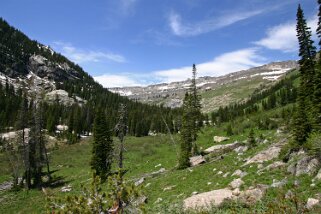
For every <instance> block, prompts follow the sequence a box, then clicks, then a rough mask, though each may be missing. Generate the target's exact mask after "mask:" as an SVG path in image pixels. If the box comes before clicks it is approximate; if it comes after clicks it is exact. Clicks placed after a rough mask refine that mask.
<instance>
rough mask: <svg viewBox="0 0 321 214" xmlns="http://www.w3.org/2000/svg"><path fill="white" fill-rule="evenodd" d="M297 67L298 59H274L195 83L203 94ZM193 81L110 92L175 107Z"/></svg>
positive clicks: (270, 78)
mask: <svg viewBox="0 0 321 214" xmlns="http://www.w3.org/2000/svg"><path fill="white" fill-rule="evenodd" d="M297 67H298V64H297V62H296V61H285V62H273V63H270V64H267V65H263V66H260V67H255V68H251V69H249V70H243V71H238V72H235V73H231V74H227V75H225V76H220V77H200V78H198V79H197V80H196V83H197V87H198V89H199V91H200V93H201V94H202V93H206V92H208V91H213V90H216V89H218V88H219V87H222V86H223V85H229V84H232V83H235V82H238V81H242V80H248V81H251V79H256V80H257V79H259V80H261V82H273V81H276V80H278V79H280V78H281V77H282V76H284V75H285V74H286V73H287V72H289V71H290V70H292V69H295V68H297ZM190 84H191V82H190V79H188V80H186V81H181V82H172V83H163V84H156V85H149V86H146V87H124V88H110V91H112V92H115V93H118V94H120V95H122V96H127V97H129V98H130V99H133V100H137V101H140V102H144V103H157V104H164V105H165V106H168V107H172V108H175V107H179V106H181V105H182V98H183V96H184V94H185V92H186V91H187V90H188V89H189V87H190ZM227 95H228V94H226V96H227Z"/></svg>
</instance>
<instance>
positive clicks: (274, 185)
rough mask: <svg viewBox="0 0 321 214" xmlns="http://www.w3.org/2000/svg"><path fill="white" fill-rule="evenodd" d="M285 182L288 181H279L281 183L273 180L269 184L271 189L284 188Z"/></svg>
mask: <svg viewBox="0 0 321 214" xmlns="http://www.w3.org/2000/svg"><path fill="white" fill-rule="evenodd" d="M287 182H288V179H286V178H284V179H283V180H281V181H278V180H275V179H273V183H272V184H271V187H273V188H278V187H282V186H284V185H285V184H287Z"/></svg>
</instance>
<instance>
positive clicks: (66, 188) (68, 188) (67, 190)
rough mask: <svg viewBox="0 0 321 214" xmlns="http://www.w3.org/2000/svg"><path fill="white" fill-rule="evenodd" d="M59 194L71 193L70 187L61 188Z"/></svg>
mask: <svg viewBox="0 0 321 214" xmlns="http://www.w3.org/2000/svg"><path fill="white" fill-rule="evenodd" d="M60 191H61V192H70V191H71V185H68V186H64V187H61V190H60Z"/></svg>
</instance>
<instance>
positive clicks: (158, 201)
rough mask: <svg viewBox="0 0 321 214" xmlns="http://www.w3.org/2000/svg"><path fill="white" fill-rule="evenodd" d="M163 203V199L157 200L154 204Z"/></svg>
mask: <svg viewBox="0 0 321 214" xmlns="http://www.w3.org/2000/svg"><path fill="white" fill-rule="evenodd" d="M162 201H163V199H162V198H157V200H156V201H155V202H154V204H158V203H160V202H162Z"/></svg>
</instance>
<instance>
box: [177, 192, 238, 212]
mask: <svg viewBox="0 0 321 214" xmlns="http://www.w3.org/2000/svg"><path fill="white" fill-rule="evenodd" d="M232 196H233V194H232V191H231V190H229V189H218V190H213V191H210V192H204V193H200V194H197V195H193V196H191V197H189V198H186V199H185V200H184V202H183V203H184V209H185V210H187V209H206V208H211V206H212V205H214V206H219V205H221V204H222V202H223V201H224V200H225V199H231V198H232Z"/></svg>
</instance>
